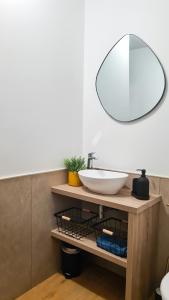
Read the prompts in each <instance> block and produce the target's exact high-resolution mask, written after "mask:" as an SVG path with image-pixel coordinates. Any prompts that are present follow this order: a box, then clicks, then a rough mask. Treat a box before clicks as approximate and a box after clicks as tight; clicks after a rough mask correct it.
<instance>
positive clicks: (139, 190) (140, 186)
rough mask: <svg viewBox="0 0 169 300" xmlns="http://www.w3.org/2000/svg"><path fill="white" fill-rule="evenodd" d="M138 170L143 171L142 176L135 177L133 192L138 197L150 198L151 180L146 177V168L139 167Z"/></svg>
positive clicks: (142, 198)
mask: <svg viewBox="0 0 169 300" xmlns="http://www.w3.org/2000/svg"><path fill="white" fill-rule="evenodd" d="M137 171H141V176H140V177H139V178H134V179H133V190H132V193H131V194H132V196H134V197H135V198H137V199H140V200H149V180H148V178H147V177H146V170H145V169H138V170H137Z"/></svg>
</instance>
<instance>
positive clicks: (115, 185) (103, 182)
mask: <svg viewBox="0 0 169 300" xmlns="http://www.w3.org/2000/svg"><path fill="white" fill-rule="evenodd" d="M78 173H79V177H80V180H81V182H82V183H83V185H84V186H86V187H87V188H88V189H89V190H91V191H93V192H96V193H99V194H111V195H113V194H117V193H118V192H119V190H120V189H121V188H122V187H123V186H124V185H125V183H126V180H127V177H128V175H127V174H126V173H120V172H111V171H104V170H94V169H89V170H81V171H79V172H78Z"/></svg>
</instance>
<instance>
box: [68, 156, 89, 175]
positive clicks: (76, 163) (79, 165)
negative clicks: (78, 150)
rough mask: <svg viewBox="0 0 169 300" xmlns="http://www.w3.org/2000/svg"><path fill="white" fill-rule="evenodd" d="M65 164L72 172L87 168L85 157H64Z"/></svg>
mask: <svg viewBox="0 0 169 300" xmlns="http://www.w3.org/2000/svg"><path fill="white" fill-rule="evenodd" d="M64 165H65V167H66V168H67V169H68V171H71V172H78V171H80V170H84V169H86V163H85V158H84V157H81V156H79V157H76V156H73V157H71V158H65V159H64Z"/></svg>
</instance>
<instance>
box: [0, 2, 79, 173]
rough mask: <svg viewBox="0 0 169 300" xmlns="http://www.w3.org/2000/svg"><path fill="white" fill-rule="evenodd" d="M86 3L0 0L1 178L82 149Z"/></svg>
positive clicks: (55, 164)
mask: <svg viewBox="0 0 169 300" xmlns="http://www.w3.org/2000/svg"><path fill="white" fill-rule="evenodd" d="M83 14H84V6H83V0H71V1H70V0H24V1H23V0H1V1H0V176H10V175H17V174H20V173H30V172H34V171H35V172H36V171H44V170H49V169H56V168H59V167H62V166H63V163H62V161H63V158H64V157H65V156H70V155H74V154H79V153H81V150H82V82H83V29H84V28H83V25H84V19H83Z"/></svg>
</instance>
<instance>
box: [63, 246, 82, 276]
mask: <svg viewBox="0 0 169 300" xmlns="http://www.w3.org/2000/svg"><path fill="white" fill-rule="evenodd" d="M61 268H62V272H63V274H64V276H65V277H66V278H68V279H70V278H72V277H76V276H79V275H80V273H81V270H82V253H81V250H80V249H78V248H76V247H74V246H72V245H69V244H67V243H62V244H61Z"/></svg>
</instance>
